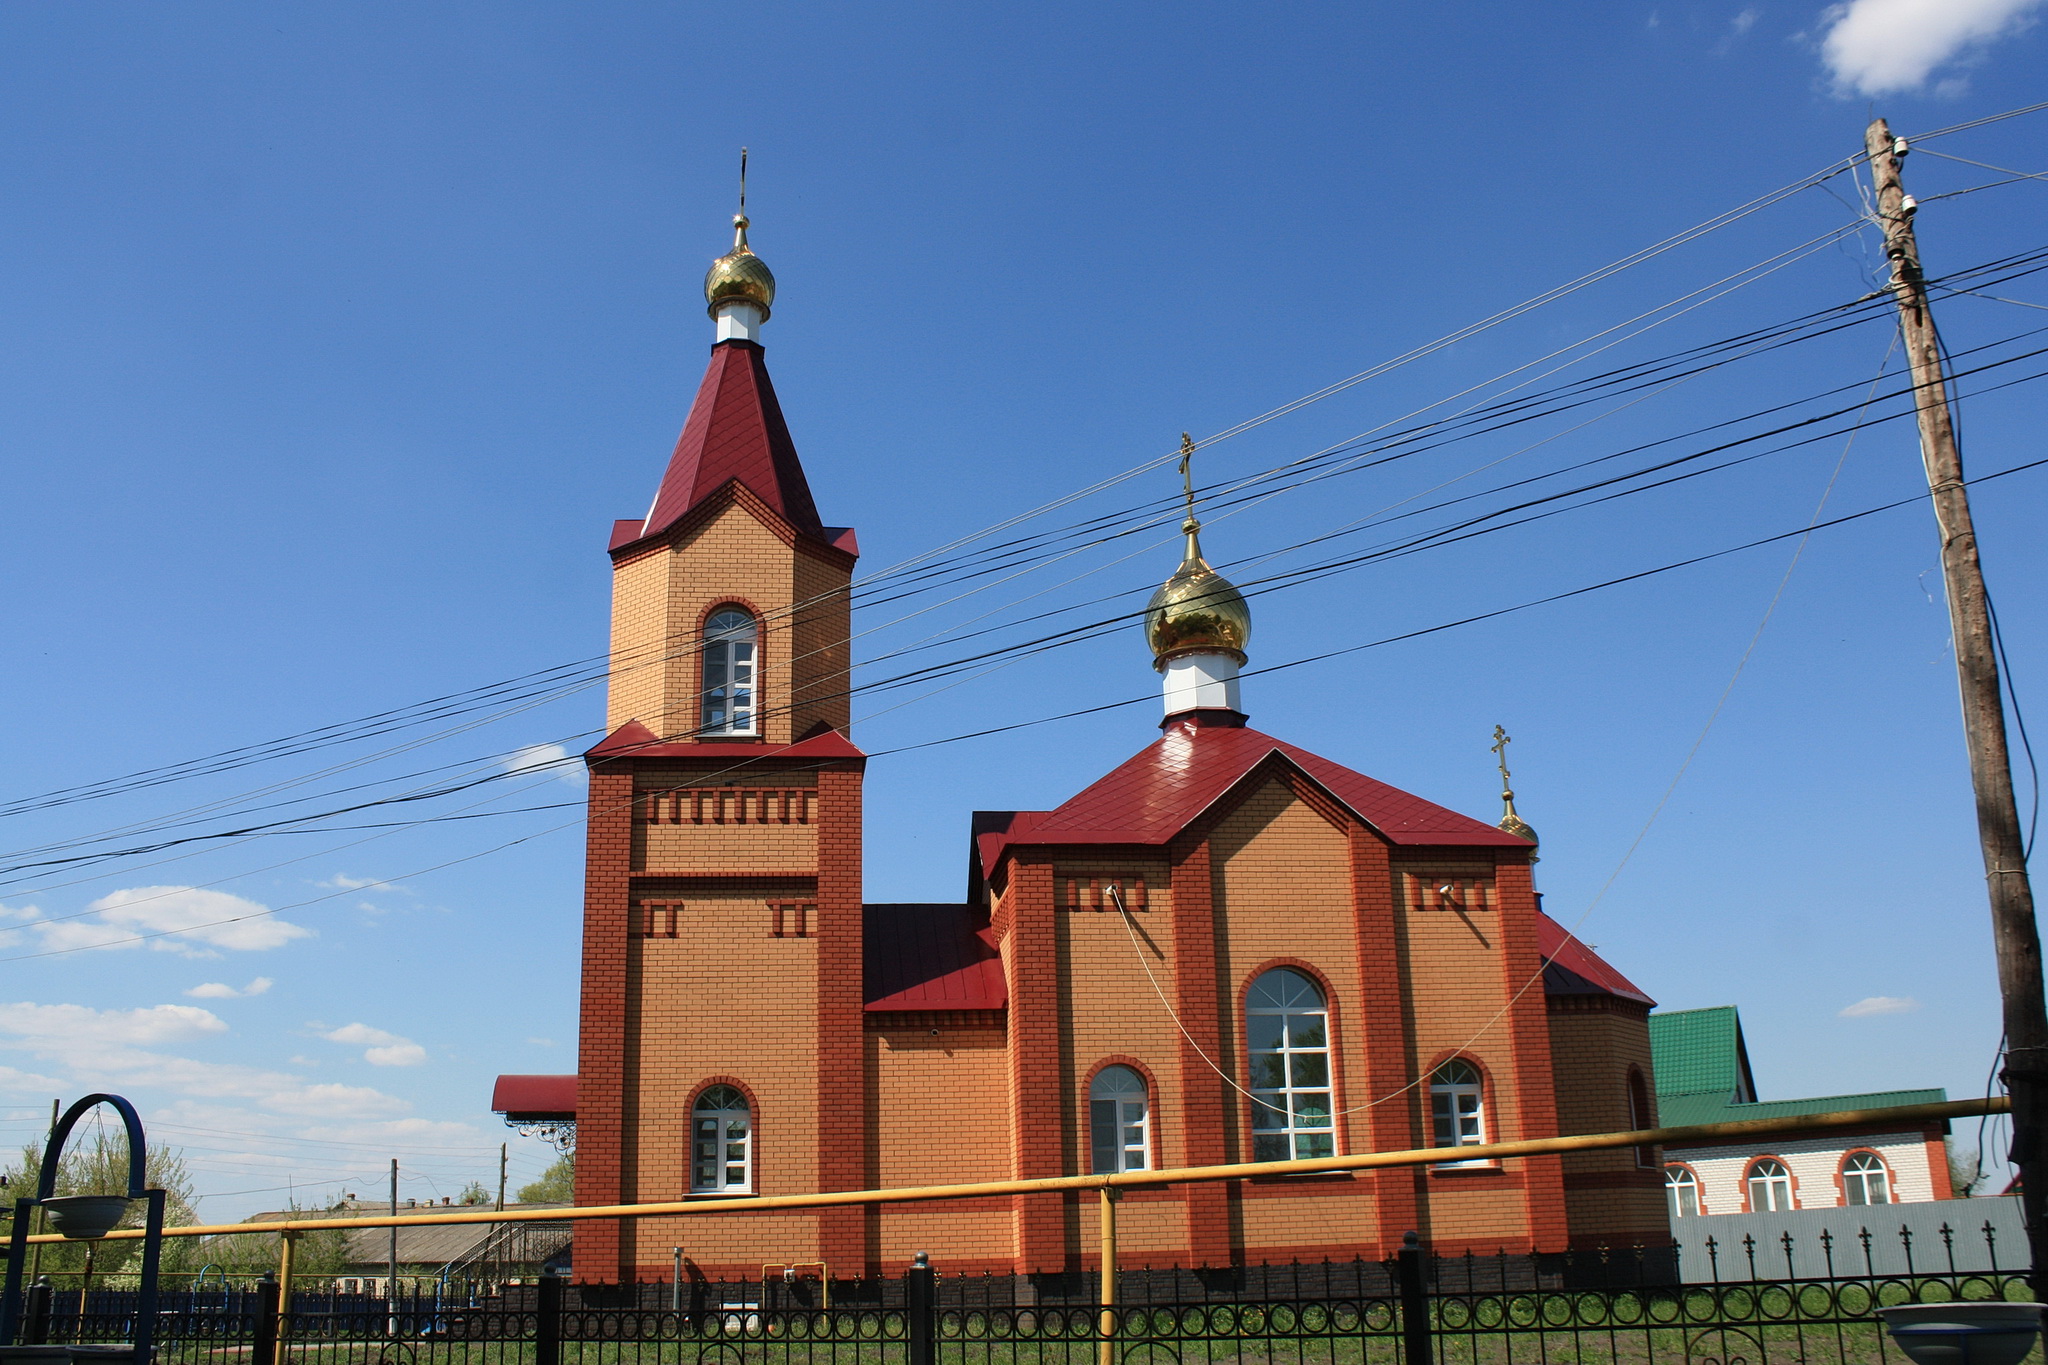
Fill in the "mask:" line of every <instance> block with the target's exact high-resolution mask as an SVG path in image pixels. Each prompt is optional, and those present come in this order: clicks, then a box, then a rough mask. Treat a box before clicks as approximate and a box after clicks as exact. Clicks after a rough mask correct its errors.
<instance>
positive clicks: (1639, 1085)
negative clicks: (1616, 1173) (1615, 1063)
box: [1628, 1066, 1657, 1170]
mask: <svg viewBox="0 0 2048 1365" xmlns="http://www.w3.org/2000/svg"><path fill="white" fill-rule="evenodd" d="M1628 1126H1629V1127H1630V1128H1631V1129H1633V1130H1635V1131H1637V1132H1640V1131H1642V1130H1643V1129H1645V1128H1649V1127H1652V1126H1653V1123H1652V1120H1651V1118H1650V1087H1649V1085H1648V1083H1646V1082H1645V1081H1644V1080H1643V1073H1642V1070H1641V1068H1639V1067H1633V1066H1632V1067H1630V1068H1629V1069H1628ZM1656 1164H1657V1149H1656V1148H1654V1147H1638V1148H1636V1165H1638V1166H1641V1167H1642V1168H1643V1169H1645V1170H1648V1169H1650V1168H1652V1167H1654V1166H1655V1165H1656Z"/></svg>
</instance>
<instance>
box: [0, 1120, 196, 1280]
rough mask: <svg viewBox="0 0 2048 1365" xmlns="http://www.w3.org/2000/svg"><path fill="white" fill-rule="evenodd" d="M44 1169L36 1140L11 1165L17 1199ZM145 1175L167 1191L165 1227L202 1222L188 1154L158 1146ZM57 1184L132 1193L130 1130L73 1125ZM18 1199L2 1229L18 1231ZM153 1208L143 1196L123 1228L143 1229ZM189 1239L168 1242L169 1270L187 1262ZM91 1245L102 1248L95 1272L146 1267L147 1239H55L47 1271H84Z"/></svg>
mask: <svg viewBox="0 0 2048 1365" xmlns="http://www.w3.org/2000/svg"><path fill="white" fill-rule="evenodd" d="M42 1173H43V1144H42V1143H40V1142H32V1143H30V1144H28V1145H27V1146H25V1147H23V1148H22V1149H21V1152H20V1155H19V1156H17V1157H16V1158H15V1159H14V1160H13V1161H10V1162H8V1163H7V1167H6V1172H5V1174H6V1180H7V1188H8V1190H9V1192H10V1193H14V1194H15V1195H16V1197H17V1198H18V1197H20V1195H33V1194H34V1193H35V1191H36V1187H37V1183H38V1182H39V1181H40V1180H41V1178H42ZM144 1176H145V1178H146V1179H147V1180H148V1182H149V1185H150V1187H151V1188H153V1189H161V1190H162V1191H163V1192H164V1196H165V1197H164V1226H165V1227H170V1226H173V1225H174V1224H178V1223H192V1222H197V1221H198V1218H197V1216H196V1215H195V1214H194V1213H193V1211H192V1205H193V1194H192V1175H191V1172H189V1171H188V1170H186V1168H185V1157H184V1154H183V1153H182V1152H180V1151H179V1150H178V1149H177V1148H175V1147H162V1146H158V1147H152V1148H151V1149H150V1152H149V1160H148V1162H147V1163H146V1165H145V1166H144ZM55 1183H56V1192H57V1193H58V1194H126V1193H128V1130H127V1129H126V1128H125V1127H118V1126H117V1127H111V1128H102V1127H97V1126H95V1127H90V1128H86V1127H81V1128H75V1129H73V1130H72V1133H71V1137H70V1140H69V1141H68V1142H67V1143H66V1144H65V1149H64V1155H63V1158H62V1159H61V1160H60V1162H59V1163H58V1167H57V1179H56V1182H55ZM12 1202H13V1201H12V1200H9V1201H7V1203H8V1205H9V1207H8V1209H7V1210H6V1211H5V1213H4V1215H0V1230H5V1231H10V1232H11V1231H12V1225H13V1209H12ZM147 1212H148V1208H147V1206H146V1205H145V1204H144V1203H143V1202H142V1201H141V1200H139V1199H138V1200H136V1201H135V1202H134V1203H132V1204H130V1205H129V1206H128V1212H127V1213H125V1214H123V1215H122V1217H121V1221H120V1223H119V1225H118V1226H120V1227H124V1228H139V1227H141V1226H142V1220H143V1218H144V1216H145V1215H146V1213H147ZM33 1230H34V1229H31V1231H33ZM189 1240H190V1239H188V1238H173V1239H170V1240H167V1241H166V1242H165V1243H164V1268H165V1269H166V1270H169V1269H172V1268H173V1263H174V1261H179V1262H181V1261H182V1260H183V1259H184V1258H185V1257H184V1251H185V1249H184V1248H181V1247H179V1243H180V1242H184V1241H189ZM88 1245H92V1246H94V1247H95V1248H96V1249H95V1250H94V1252H93V1271H94V1273H95V1274H114V1273H118V1272H121V1271H124V1270H136V1269H140V1268H141V1263H142V1262H141V1255H142V1243H141V1242H140V1241H139V1240H138V1241H122V1242H100V1243H96V1244H88V1243H85V1242H54V1243H50V1244H48V1245H46V1246H45V1247H44V1248H43V1254H42V1269H43V1270H44V1271H46V1272H64V1271H74V1270H83V1269H84V1268H85V1256H86V1248H87V1247H88Z"/></svg>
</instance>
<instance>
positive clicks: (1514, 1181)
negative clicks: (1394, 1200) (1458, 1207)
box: [1429, 1162, 1570, 1190]
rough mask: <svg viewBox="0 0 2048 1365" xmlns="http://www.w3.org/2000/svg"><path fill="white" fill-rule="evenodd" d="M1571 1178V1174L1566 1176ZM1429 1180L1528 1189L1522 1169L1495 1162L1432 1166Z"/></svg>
mask: <svg viewBox="0 0 2048 1365" xmlns="http://www.w3.org/2000/svg"><path fill="white" fill-rule="evenodd" d="M1566 1179H1567V1180H1569V1179H1570V1177H1569V1176H1567V1177H1566ZM1429 1182H1430V1184H1432V1185H1443V1186H1447V1187H1453V1188H1454V1187H1456V1186H1458V1185H1461V1184H1465V1183H1467V1182H1470V1183H1472V1184H1475V1185H1480V1186H1483V1187H1484V1188H1486V1189H1489V1190H1526V1189H1527V1188H1529V1181H1528V1177H1527V1176H1526V1175H1525V1174H1524V1173H1523V1172H1521V1171H1511V1170H1509V1169H1508V1168H1507V1167H1505V1166H1503V1165H1501V1164H1500V1163H1499V1162H1495V1163H1493V1164H1492V1165H1488V1166H1431V1167H1429Z"/></svg>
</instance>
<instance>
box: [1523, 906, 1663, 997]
mask: <svg viewBox="0 0 2048 1365" xmlns="http://www.w3.org/2000/svg"><path fill="white" fill-rule="evenodd" d="M1536 950H1537V951H1538V952H1540V953H1542V954H1543V990H1544V993H1545V994H1546V995H1618V996H1620V997H1621V998H1622V999H1624V1000H1636V1001H1640V1002H1641V1003H1643V1004H1645V1005H1655V1004H1656V1003H1657V1002H1656V1001H1654V1000H1652V999H1651V998H1650V997H1649V996H1647V995H1644V994H1643V993H1642V991H1641V990H1640V989H1638V988H1637V987H1636V984H1635V983H1634V982H1632V981H1630V980H1629V979H1628V978H1627V977H1625V976H1623V975H1622V974H1621V973H1620V972H1617V971H1616V970H1614V968H1612V967H1610V966H1608V965H1607V960H1606V959H1605V958H1603V957H1601V956H1600V954H1598V953H1596V952H1594V951H1593V950H1592V949H1591V948H1588V947H1587V946H1586V945H1585V944H1583V943H1581V942H1579V941H1578V940H1577V939H1576V938H1573V937H1572V934H1571V931H1570V930H1568V929H1566V928H1565V927H1564V926H1563V925H1562V924H1559V923H1558V922H1557V921H1556V920H1554V919H1552V918H1551V917H1550V916H1548V915H1546V914H1544V913H1543V912H1542V911H1540V910H1539V911H1537V912H1536Z"/></svg>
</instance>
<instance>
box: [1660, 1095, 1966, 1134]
mask: <svg viewBox="0 0 2048 1365" xmlns="http://www.w3.org/2000/svg"><path fill="white" fill-rule="evenodd" d="M1947 1098H1948V1092H1947V1091H1946V1090H1879V1091H1875V1092H1873V1093H1871V1094H1867V1095H1822V1096H1820V1097H1818V1098H1816V1099H1810V1100H1764V1101H1762V1102H1760V1103H1750V1104H1735V1103H1731V1102H1730V1101H1729V1099H1728V1098H1727V1097H1726V1096H1725V1095H1719V1094H1715V1093H1713V1092H1711V1091H1702V1092H1697V1093H1694V1094H1691V1095H1666V1094H1664V1093H1662V1092H1659V1093H1658V1095H1657V1121H1658V1122H1659V1123H1661V1124H1663V1125H1664V1126H1665V1127H1667V1128H1682V1127H1685V1126H1687V1125H1689V1124H1694V1123H1728V1122H1732V1121H1733V1120H1735V1119H1780V1118H1791V1117H1794V1116H1796V1115H1799V1114H1832V1113H1835V1112H1836V1111H1838V1110H1843V1109H1887V1108H1890V1107H1891V1106H1892V1105H1895V1104H1934V1103H1937V1102H1939V1101H1941V1100H1945V1099H1947Z"/></svg>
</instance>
